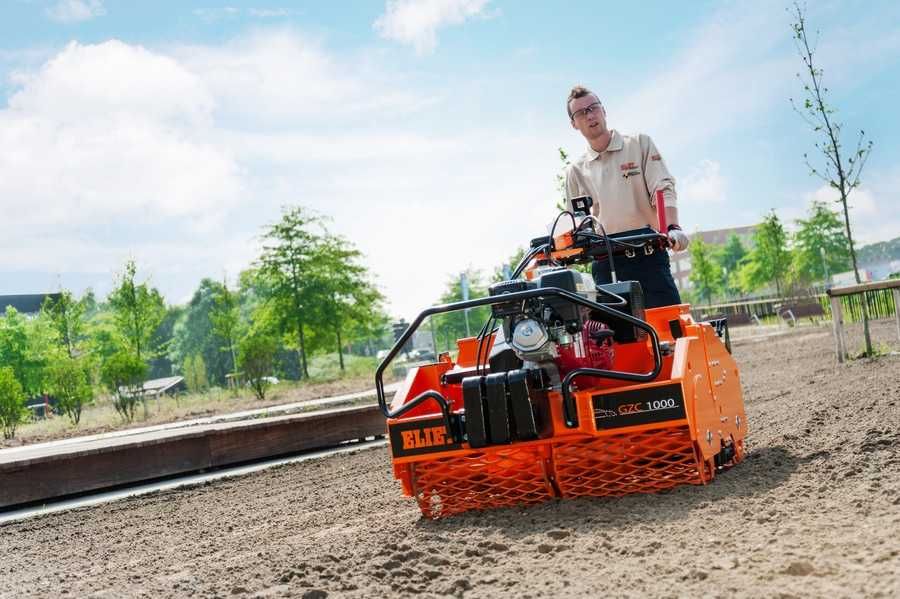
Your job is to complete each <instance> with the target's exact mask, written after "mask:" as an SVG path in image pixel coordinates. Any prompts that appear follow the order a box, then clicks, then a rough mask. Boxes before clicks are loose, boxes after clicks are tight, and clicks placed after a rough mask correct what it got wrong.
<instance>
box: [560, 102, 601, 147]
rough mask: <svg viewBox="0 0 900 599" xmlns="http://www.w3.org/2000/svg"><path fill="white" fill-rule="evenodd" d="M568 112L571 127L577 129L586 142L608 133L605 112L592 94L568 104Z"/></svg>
mask: <svg viewBox="0 0 900 599" xmlns="http://www.w3.org/2000/svg"><path fill="white" fill-rule="evenodd" d="M569 111H570V112H571V113H572V127H573V128H574V129H578V130H579V131H580V132H581V134H582V135H584V138H585V139H586V140H588V142H590V141H591V140H592V139H597V138H598V137H602V136H603V135H605V134H607V133H608V132H609V130H608V129H607V127H606V110H605V109H604V108H603V105H602V104H600V100H599V99H597V96H595V95H594V94H588V95H586V96H581V97H580V98H575V99H574V100H572V101H571V102H569Z"/></svg>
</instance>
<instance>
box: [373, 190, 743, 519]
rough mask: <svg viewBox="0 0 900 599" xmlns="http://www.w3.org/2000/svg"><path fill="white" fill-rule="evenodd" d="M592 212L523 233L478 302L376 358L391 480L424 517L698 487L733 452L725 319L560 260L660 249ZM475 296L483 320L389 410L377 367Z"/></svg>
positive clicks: (736, 449)
mask: <svg viewBox="0 0 900 599" xmlns="http://www.w3.org/2000/svg"><path fill="white" fill-rule="evenodd" d="M587 201H588V202H590V200H589V198H588V199H587ZM588 208H589V204H588ZM568 214H571V213H568ZM584 214H587V210H586V209H585V211H584ZM573 217H574V215H573ZM574 220H575V219H574V218H573V221H574ZM590 221H591V218H590V217H587V219H585V221H583V222H582V223H581V225H582V226H577V227H576V226H574V222H573V230H571V231H569V232H567V233H565V234H563V235H560V236H556V237H554V235H553V232H551V235H550V236H549V237H546V238H539V239H535V240H533V241H532V244H531V245H532V248H531V251H530V252H529V253H528V254H527V255H526V256H525V258H524V259H523V261H522V263H521V264H520V265H519V267H518V268H517V269H516V271H515V272H514V273H513V277H512V279H511V280H509V281H504V282H502V283H497V284H495V285H493V286H492V287H491V289H490V295H489V296H488V297H485V298H479V299H475V300H470V301H464V302H457V303H454V304H446V305H442V306H435V307H432V308H429V309H427V310H425V311H424V312H422V313H421V314H420V315H419V316H418V317H417V318H416V319H415V321H414V322H413V323H412V324H411V325H410V327H409V328H408V329H407V330H406V332H405V333H404V334H403V335H402V336H401V337H400V339H399V340H398V341H397V343H396V344H395V345H394V347H393V348H392V349H391V352H390V353H389V355H388V356H387V357H386V358H385V360H384V361H383V362H382V363H381V364H380V365H379V367H378V370H377V372H376V376H375V379H376V380H375V383H376V390H377V393H378V398H379V403H380V405H381V408H382V410H383V411H384V413H385V416H386V417H387V419H388V420H387V426H388V433H389V439H390V450H391V455H392V459H393V465H394V475H395V476H396V478H398V479H399V480H400V481H401V483H402V485H403V491H404V493H405V494H406V495H408V496H411V497H414V498H415V499H416V501H417V502H418V504H419V507H420V509H421V511H422V513H423V514H424V515H425V516H426V517H428V518H440V517H444V516H448V515H451V514H455V513H458V512H463V511H466V510H472V509H486V508H493V507H500V506H512V505H520V504H533V503H537V502H540V501H544V500H547V499H550V498H554V497H580V496H606V495H612V496H617V495H625V494H628V493H652V492H656V491H659V490H662V489H667V488H670V487H673V486H675V485H679V484H682V483H691V484H705V483H708V482H710V481H712V479H713V478H714V477H715V475H716V472H717V471H719V470H721V469H723V468H727V467H730V466H732V465H734V464H736V463H738V462H740V461H741V460H742V459H743V456H744V437H745V435H746V432H747V424H746V418H745V415H744V405H743V400H742V397H741V385H740V379H739V374H738V368H737V365H736V363H735V361H734V360H733V359H732V357H731V353H730V344H729V338H728V325H727V321H725V320H724V319H721V320H716V321H711V322H696V321H695V320H694V319H693V318H692V317H691V315H690V311H689V306H687V305H686V304H681V305H675V306H667V307H661V308H651V309H644V308H643V296H642V292H641V289H640V285H639V284H638V283H637V282H635V281H624V282H614V283H613V284H611V285H600V286H597V285H594V283H593V280H592V279H591V278H590V276H589V275H587V274H584V273H582V272H579V271H578V270H575V269H572V268H570V266H571V265H573V264H578V263H586V262H589V261H591V260H595V259H612V260H614V259H615V255H616V254H617V253H619V252H628V251H648V252H649V251H665V249H664V245H663V244H664V243H665V241H666V239H665V236H662V235H659V234H656V233H654V234H652V235H637V236H630V237H614V236H606V235H602V234H597V233H595V232H594V231H593V230H592V228H589V227H584V226H583V225H584V224H585V223H589V222H590ZM661 229H663V230H665V228H664V227H661ZM611 257H612V258H611ZM522 275H524V278H521V277H522ZM484 305H489V306H491V317H490V318H489V319H488V322H487V323H485V326H484V328H483V329H482V330H481V332H480V333H479V334H478V335H477V336H476V337H471V338H466V339H460V340H459V341H458V342H457V344H458V348H459V352H458V355H457V356H456V359H455V360H454V359H452V358H451V357H450V355H449V354H442V355H441V356H439V358H438V361H437V362H435V363H433V364H427V365H423V366H419V367H416V368H413V369H412V370H411V371H409V373H408V375H407V378H406V380H405V382H404V383H403V384H402V385H401V387H400V389H399V390H398V391H397V393H396V395H395V396H394V399H393V401H392V402H391V404H390V406H388V405H387V400H386V398H385V395H384V385H383V373H384V371H385V369H386V368H387V367H388V365H389V364H390V362H391V361H392V360H393V358H394V357H395V356H396V355H397V354H399V353H400V351H401V349H402V348H403V346H404V344H405V343H406V342H407V341H408V340H409V339H410V338H411V336H412V334H413V333H414V332H415V330H416V329H417V328H418V327H419V325H421V324H422V322H423V321H424V320H425V319H426V318H427V317H429V316H432V315H434V314H441V313H446V312H451V311H456V310H464V309H468V308H474V307H477V306H484ZM494 325H497V326H496V327H495V326H494Z"/></svg>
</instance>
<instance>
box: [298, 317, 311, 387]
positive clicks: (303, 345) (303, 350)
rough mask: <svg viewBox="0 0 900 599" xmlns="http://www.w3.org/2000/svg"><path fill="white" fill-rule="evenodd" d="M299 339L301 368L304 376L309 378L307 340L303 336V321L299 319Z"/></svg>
mask: <svg viewBox="0 0 900 599" xmlns="http://www.w3.org/2000/svg"><path fill="white" fill-rule="evenodd" d="M297 339H298V341H299V342H300V368H301V369H302V371H303V378H305V379H308V378H309V368H308V367H307V364H306V340H305V339H304V337H303V323H302V322H300V321H299V320H298V321H297Z"/></svg>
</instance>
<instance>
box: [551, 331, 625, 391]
mask: <svg viewBox="0 0 900 599" xmlns="http://www.w3.org/2000/svg"><path fill="white" fill-rule="evenodd" d="M608 330H609V327H607V326H606V325H605V324H603V323H602V322H597V321H596V320H587V321H585V323H584V327H582V329H581V336H580V337H581V338H580V339H579V338H578V336H577V335H573V337H574V340H573V342H572V343H569V344H567V345H562V344H560V345H559V346H558V351H559V358H557V359H556V365H557V366H558V367H559V374H560V376H565V375H566V374H567V373H568V372H569V371H571V370H574V369H576V368H599V369H601V370H612V365H613V358H614V357H615V350H614V349H613V344H612V337H611V336H602V337H601V335H603V333H602V331H608ZM598 337H599V338H598ZM580 380H581V383H582V385H584V384H591V383H589V381H590V380H591V377H583V379H580Z"/></svg>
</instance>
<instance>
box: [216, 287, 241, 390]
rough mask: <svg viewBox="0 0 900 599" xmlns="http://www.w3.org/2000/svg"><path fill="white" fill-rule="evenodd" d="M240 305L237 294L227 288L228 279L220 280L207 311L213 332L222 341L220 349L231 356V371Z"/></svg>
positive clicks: (233, 361) (233, 362)
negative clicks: (223, 344)
mask: <svg viewBox="0 0 900 599" xmlns="http://www.w3.org/2000/svg"><path fill="white" fill-rule="evenodd" d="M239 309H240V306H239V302H238V297H237V294H236V293H234V292H232V291H231V290H229V289H228V279H227V278H226V279H225V280H223V281H222V287H221V288H219V289H217V290H216V291H215V292H214V294H213V305H212V309H211V310H210V312H209V321H210V323H211V324H212V330H213V333H215V334H216V335H218V336H219V337H220V338H221V339H222V340H223V341H224V342H225V346H224V347H222V350H227V351H228V355H229V356H230V357H231V372H236V371H237V350H236V349H235V343H236V342H237V335H238V326H239V325H240V310H239Z"/></svg>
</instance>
